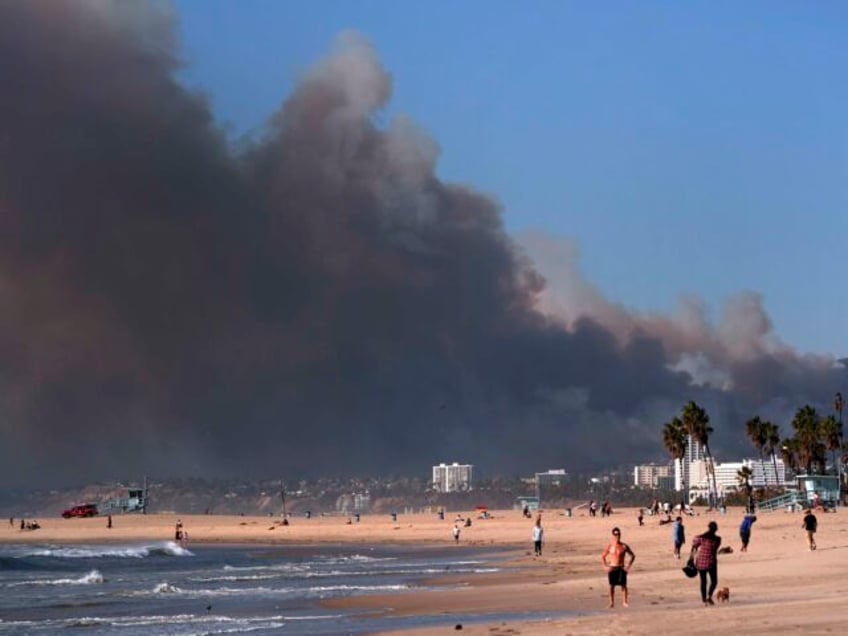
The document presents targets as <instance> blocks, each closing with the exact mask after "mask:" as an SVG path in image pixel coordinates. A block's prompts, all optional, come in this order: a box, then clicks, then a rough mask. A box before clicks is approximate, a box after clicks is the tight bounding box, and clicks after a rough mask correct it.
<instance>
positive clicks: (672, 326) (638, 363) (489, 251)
mask: <svg viewBox="0 0 848 636" xmlns="http://www.w3.org/2000/svg"><path fill="white" fill-rule="evenodd" d="M175 42H176V38H175V36H174V25H173V23H172V19H171V18H170V17H169V16H168V15H167V14H166V13H163V12H161V11H160V10H159V9H158V5H154V6H153V7H150V6H146V5H140V4H138V3H125V2H116V3H109V2H105V1H104V2H90V1H83V0H76V1H66V0H43V1H39V0H34V1H32V2H16V1H14V0H0V60H2V62H0V433H2V443H0V466H2V474H3V482H4V483H5V484H6V485H22V484H42V485H46V484H52V483H57V482H60V481H63V482H69V481H70V482H74V483H77V482H80V481H85V480H89V479H93V478H138V477H139V476H140V475H141V474H143V473H147V474H151V475H159V476H167V475H171V476H174V475H204V476H214V475H244V476H277V475H283V476H289V475H298V474H313V475H314V474H344V473H348V474H350V473H359V474H386V473H390V472H395V473H404V474H413V473H417V474H426V471H427V469H428V467H429V466H430V465H431V464H432V463H434V462H438V461H446V460H447V461H452V460H461V461H467V462H471V463H474V464H477V465H478V466H479V469H480V470H482V471H484V472H488V473H501V474H503V473H513V472H530V471H533V470H536V469H546V468H550V467H560V466H561V467H565V468H567V469H569V470H579V469H590V468H596V467H601V466H607V465H610V464H613V463H616V462H618V461H621V462H624V461H628V460H632V461H635V460H641V459H649V458H656V457H661V456H663V455H664V451H663V450H662V447H661V442H660V433H659V431H660V429H661V427H662V424H663V423H664V422H665V421H666V420H667V419H669V417H670V416H671V415H672V414H673V413H674V412H675V411H677V410H678V409H679V408H680V407H681V406H682V404H683V403H684V402H685V401H686V400H688V399H695V400H698V401H700V402H702V403H703V404H704V405H705V406H706V407H707V408H708V409H709V411H710V413H711V415H712V417H713V424H714V425H715V427H716V429H717V430H716V439H717V441H716V447H717V449H719V450H720V449H721V446H722V443H724V444H725V447H727V448H732V447H733V445H734V444H740V445H741V444H742V441H743V440H744V429H743V424H744V420H745V419H746V418H748V417H750V416H751V415H752V414H753V413H754V412H759V413H760V414H761V415H764V416H769V417H775V418H782V419H778V421H781V422H784V424H785V425H786V424H787V423H788V420H787V419H786V416H787V415H788V414H789V413H791V411H792V410H793V409H794V408H795V407H796V406H799V405H801V404H802V403H805V402H811V403H813V404H816V405H825V404H827V403H828V401H829V398H830V396H831V395H832V394H833V392H834V391H835V390H837V389H838V388H839V387H840V384H841V387H842V388H843V389H844V387H845V385H846V383H845V380H846V374H845V370H844V368H842V367H841V366H839V365H837V364H836V363H835V362H834V361H833V360H830V359H821V358H815V359H813V358H806V357H802V356H799V355H797V354H796V353H795V352H793V351H792V350H791V349H790V348H788V347H786V346H783V345H781V344H780V343H779V342H776V341H775V339H774V338H773V336H772V335H771V334H770V326H769V321H768V317H767V316H766V315H765V313H764V311H763V309H762V306H761V302H760V300H759V299H758V298H757V297H756V296H753V295H750V296H741V297H740V298H739V299H737V300H735V301H733V302H732V303H730V304H729V305H728V308H727V311H726V314H725V316H724V318H723V319H722V321H721V323H720V324H719V325H718V326H716V327H712V326H710V324H709V323H708V322H707V321H706V320H705V319H704V318H703V311H702V310H701V309H699V308H698V307H697V305H696V304H691V305H690V306H688V308H687V309H686V310H685V312H684V313H683V314H682V315H681V316H679V317H674V318H663V317H656V316H638V315H635V314H633V313H632V312H628V311H627V310H626V309H624V308H621V307H617V306H615V305H614V304H612V303H610V302H608V301H606V300H605V299H604V298H603V297H602V296H601V295H600V294H599V293H598V292H597V291H596V290H593V289H592V288H591V287H590V286H589V285H587V284H586V283H585V281H584V280H583V279H582V277H581V276H580V275H579V273H578V271H577V269H576V267H575V264H574V262H573V260H569V259H568V258H566V259H565V260H564V261H563V260H562V259H560V261H559V262H557V258H558V257H557V255H556V252H555V251H554V252H553V256H551V254H552V252H551V246H550V245H547V246H546V245H545V242H546V241H548V239H543V238H539V237H536V238H535V239H533V240H531V241H529V242H527V243H526V246H525V247H524V248H520V247H519V246H518V243H516V242H515V241H514V240H513V239H512V238H510V237H509V236H508V235H507V234H506V233H505V231H504V228H503V225H502V221H501V211H500V209H499V208H498V205H497V204H496V203H495V202H494V201H492V200H490V199H489V198H487V197H485V196H482V195H480V194H478V193H476V192H474V191H473V190H470V189H468V188H465V187H462V186H457V185H452V184H447V183H444V182H442V181H441V180H439V179H438V178H437V177H436V176H435V170H434V166H435V162H436V157H437V148H436V144H435V143H434V142H433V141H432V140H430V139H429V138H428V137H427V135H426V134H424V133H422V132H421V131H420V130H418V129H417V128H416V127H415V126H414V125H413V124H412V123H410V122H409V121H407V120H404V119H398V120H396V121H394V122H392V123H391V124H389V125H388V126H387V127H385V128H381V127H378V126H377V125H375V123H374V115H375V113H377V112H378V111H379V110H380V109H381V108H382V107H383V106H384V105H385V104H386V102H387V101H388V100H389V99H390V96H391V78H390V76H389V74H388V73H387V72H386V70H385V69H384V68H383V67H382V66H381V64H380V61H379V60H378V59H377V56H376V54H375V52H374V51H373V50H372V49H371V47H370V46H369V45H368V44H367V43H366V42H365V41H364V40H363V39H362V38H360V37H358V36H356V35H347V36H345V37H343V38H341V39H340V41H339V43H338V46H337V48H336V49H335V50H334V51H333V52H332V53H331V54H330V55H329V56H328V57H327V59H325V60H323V61H321V62H319V63H318V64H316V65H315V67H314V68H312V69H311V70H310V71H309V72H307V73H306V74H305V75H304V76H303V77H302V79H301V81H300V82H299V84H298V86H297V87H296V89H295V90H294V92H293V94H292V95H291V96H290V97H289V98H288V99H287V100H286V101H285V103H284V104H283V105H282V107H281V109H280V110H279V112H277V113H276V114H274V115H273V116H272V117H271V118H270V119H269V125H268V129H267V133H266V135H265V136H264V137H263V138H262V139H260V140H258V141H256V142H255V143H254V144H253V145H252V146H251V147H249V148H244V147H239V148H238V149H235V148H234V147H233V146H232V145H231V144H230V143H229V142H228V141H227V139H226V137H225V135H223V134H222V132H221V131H220V130H219V129H218V127H217V126H216V124H215V122H214V119H213V116H212V113H211V111H210V107H209V104H208V103H207V102H206V101H205V99H204V98H203V97H202V96H200V95H197V94H194V93H192V92H191V91H189V90H187V89H186V88H184V87H183V86H181V85H180V83H179V82H178V81H177V80H176V79H175V73H176V71H177V70H178V68H179V59H178V51H177V47H176V44H175ZM530 254H533V255H534V258H537V259H538V262H539V263H542V265H543V270H539V269H537V267H536V266H535V265H533V263H532V261H531V260H530V256H529V255H530ZM546 254H547V260H546ZM560 256H561V254H560ZM551 259H553V260H551ZM539 271H545V273H546V276H547V277H548V278H549V280H550V284H548V285H547V286H546V284H545V280H544V279H543V277H542V276H541V275H540V273H539Z"/></svg>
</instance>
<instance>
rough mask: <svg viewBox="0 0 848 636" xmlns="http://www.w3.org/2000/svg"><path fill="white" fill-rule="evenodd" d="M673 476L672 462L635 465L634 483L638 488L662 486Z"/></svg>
mask: <svg viewBox="0 0 848 636" xmlns="http://www.w3.org/2000/svg"><path fill="white" fill-rule="evenodd" d="M673 476H674V466H673V465H672V464H642V465H640V466H634V467H633V485H634V486H636V487H637V488H662V487H663V486H664V484H665V483H667V480H668V479H669V478H671V477H673Z"/></svg>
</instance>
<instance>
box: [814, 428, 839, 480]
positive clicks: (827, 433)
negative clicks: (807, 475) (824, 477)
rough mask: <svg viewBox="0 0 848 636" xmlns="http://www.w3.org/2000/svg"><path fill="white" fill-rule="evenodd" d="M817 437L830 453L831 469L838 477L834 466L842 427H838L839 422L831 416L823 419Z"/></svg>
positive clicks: (835, 465)
mask: <svg viewBox="0 0 848 636" xmlns="http://www.w3.org/2000/svg"><path fill="white" fill-rule="evenodd" d="M819 435H820V436H821V438H822V439H823V440H824V446H825V448H827V450H829V451H830V453H831V457H832V458H833V469H834V471H836V474H837V475H838V474H839V472H838V470H837V464H836V451H837V450H838V449H839V447H840V446H841V440H842V427H841V426H840V425H839V420H837V419H836V417H835V416H833V415H828V416H827V417H823V418H822V419H821V421H820V422H819Z"/></svg>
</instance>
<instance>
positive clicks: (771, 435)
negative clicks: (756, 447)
mask: <svg viewBox="0 0 848 636" xmlns="http://www.w3.org/2000/svg"><path fill="white" fill-rule="evenodd" d="M763 428H764V429H765V436H766V444H765V446H764V447H763V450H764V451H765V452H766V453H768V454H769V455H771V461H772V464H773V465H774V485H775V487H777V486H779V485H780V480H779V479H778V477H777V449H778V448H780V429H779V428H778V426H777V424H772V423H771V422H768V421H767V422H763Z"/></svg>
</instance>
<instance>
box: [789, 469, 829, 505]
mask: <svg viewBox="0 0 848 636" xmlns="http://www.w3.org/2000/svg"><path fill="white" fill-rule="evenodd" d="M795 480H796V483H797V488H798V490H797V493H798V496H797V499H796V501H797V503H798V504H800V505H801V506H805V507H812V505H813V500H814V498H815V495H816V493H818V495H819V500H820V501H821V505H823V506H824V507H825V508H835V507H836V506H837V504H838V503H839V475H797V476H796V477H795Z"/></svg>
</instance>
